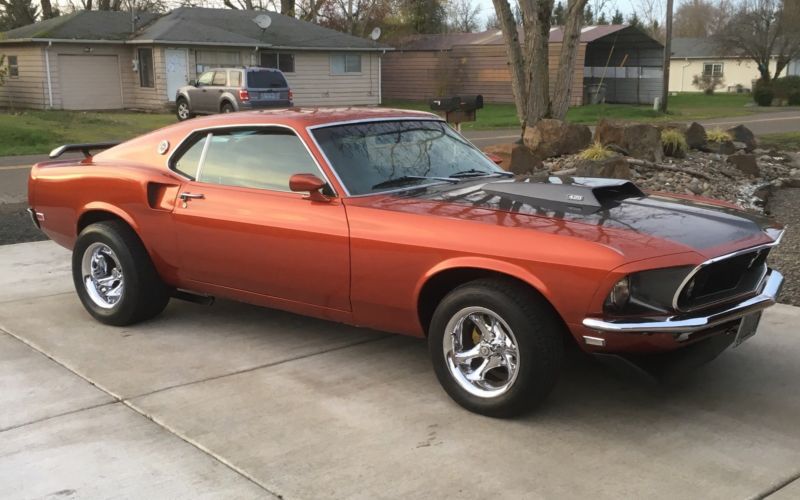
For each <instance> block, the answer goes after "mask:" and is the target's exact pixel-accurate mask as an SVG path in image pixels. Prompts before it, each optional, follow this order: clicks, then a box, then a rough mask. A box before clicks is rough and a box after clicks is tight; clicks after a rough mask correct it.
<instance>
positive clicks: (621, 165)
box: [575, 156, 631, 179]
mask: <svg viewBox="0 0 800 500" xmlns="http://www.w3.org/2000/svg"><path fill="white" fill-rule="evenodd" d="M575 168H576V171H575V175H576V176H578V177H606V178H612V179H630V178H631V168H630V165H628V162H627V161H625V158H624V157H622V156H612V157H611V158H606V159H605V160H580V161H579V162H578V163H577V165H576V167H575Z"/></svg>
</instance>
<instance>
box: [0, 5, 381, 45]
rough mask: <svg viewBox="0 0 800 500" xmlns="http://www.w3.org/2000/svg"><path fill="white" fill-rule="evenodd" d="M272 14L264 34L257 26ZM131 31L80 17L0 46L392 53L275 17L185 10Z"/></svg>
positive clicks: (123, 23) (22, 32)
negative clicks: (41, 43) (52, 44)
mask: <svg viewBox="0 0 800 500" xmlns="http://www.w3.org/2000/svg"><path fill="white" fill-rule="evenodd" d="M264 13H266V14H268V15H269V17H270V18H271V19H272V23H271V25H270V26H269V28H267V29H266V30H262V29H261V28H259V27H258V26H257V25H256V24H255V23H254V22H253V18H255V17H256V16H257V15H259V14H264ZM138 17H139V19H138V21H137V25H136V26H137V29H136V31H135V32H132V30H131V15H130V13H129V12H109V11H79V12H75V13H73V14H68V15H64V16H60V17H56V18H53V19H48V20H45V21H40V22H38V23H35V24H31V25H28V26H23V27H20V28H16V29H13V30H10V31H8V32H6V33H4V34H3V36H2V42H5V43H10V42H24V41H50V40H52V41H90V40H91V41H97V42H117V43H134V44H138V43H170V44H187V45H224V46H240V47H241V46H246V47H261V48H265V47H274V48H291V49H305V50H388V49H390V48H389V47H388V46H387V45H384V44H381V43H377V42H374V41H372V40H368V39H365V38H360V37H357V36H353V35H348V34H346V33H341V32H339V31H335V30H332V29H328V28H324V27H322V26H319V25H317V24H314V23H309V22H306V21H301V20H299V19H295V18H293V17H288V16H284V15H281V14H278V13H275V12H261V11H253V10H249V11H248V10H231V9H204V8H195V7H181V8H178V9H175V10H173V11H171V12H169V13H168V14H164V15H162V16H158V15H157V14H150V13H141V14H138Z"/></svg>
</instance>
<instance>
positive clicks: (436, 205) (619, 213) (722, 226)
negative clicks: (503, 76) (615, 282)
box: [353, 177, 781, 258]
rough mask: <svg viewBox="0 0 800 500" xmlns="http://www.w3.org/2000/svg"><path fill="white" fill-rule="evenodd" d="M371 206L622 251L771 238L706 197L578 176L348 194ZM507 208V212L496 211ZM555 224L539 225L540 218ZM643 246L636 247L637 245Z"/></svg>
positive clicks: (738, 245)
mask: <svg viewBox="0 0 800 500" xmlns="http://www.w3.org/2000/svg"><path fill="white" fill-rule="evenodd" d="M353 201H355V203H356V204H358V205H361V206H370V207H371V208H378V209H385V210H396V211H404V212H414V213H419V214H426V215H432V216H437V215H438V216H444V217H451V218H452V217H455V218H460V219H468V220H474V221H478V222H484V223H492V224H500V225H504V226H509V225H510V226H514V227H519V228H530V229H538V230H542V231H548V232H553V233H558V234H565V235H569V236H574V237H577V238H581V239H586V240H590V241H596V242H598V243H601V244H603V245H605V246H607V247H611V248H614V249H615V250H617V251H619V252H620V253H623V254H626V255H629V256H630V257H634V255H633V254H635V257H637V258H646V257H652V256H657V255H665V254H668V253H679V252H686V251H694V252H696V253H698V254H700V255H702V256H703V257H705V258H712V257H717V256H719V255H723V254H726V253H730V252H732V251H735V250H739V249H742V248H748V247H751V246H756V245H761V244H765V243H770V242H772V241H774V240H775V239H776V238H777V237H778V236H779V234H780V232H781V228H780V226H779V225H777V224H775V223H774V222H773V221H771V220H770V219H768V218H766V217H763V216H759V215H756V214H751V213H748V212H745V211H743V210H741V209H738V208H736V207H735V206H734V205H731V204H727V203H724V202H719V201H715V200H710V199H706V198H699V197H691V196H681V195H674V194H666V193H649V194H647V193H644V192H642V191H641V190H639V189H638V188H637V187H636V186H635V185H633V184H632V183H630V182H627V181H619V180H616V179H594V178H579V177H568V178H560V177H551V178H549V179H548V180H547V181H544V182H534V181H533V180H532V179H530V178H517V179H513V180H492V181H489V182H487V181H486V180H482V181H481V180H475V181H469V182H464V183H462V184H459V185H457V186H452V185H447V186H435V187H426V188H420V189H414V190H408V191H402V192H398V193H392V194H381V195H375V196H367V197H363V198H356V199H353ZM498 214H509V215H511V216H513V217H498V216H497V215H498ZM543 220H545V221H557V222H558V224H555V225H554V224H543V223H542V221H543ZM645 248H646V249H647V251H643V250H644V249H645Z"/></svg>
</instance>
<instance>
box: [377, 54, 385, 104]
mask: <svg viewBox="0 0 800 500" xmlns="http://www.w3.org/2000/svg"><path fill="white" fill-rule="evenodd" d="M385 55H386V50H383V51H381V55H380V56H378V106H380V105H381V104H383V86H382V84H381V78H382V76H383V64H382V63H383V56H385Z"/></svg>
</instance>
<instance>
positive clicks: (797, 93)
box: [770, 76, 800, 104]
mask: <svg viewBox="0 0 800 500" xmlns="http://www.w3.org/2000/svg"><path fill="white" fill-rule="evenodd" d="M770 87H771V88H772V91H773V92H775V97H777V98H778V99H780V100H786V101H789V104H791V103H792V102H791V101H792V100H797V99H798V98H800V76H785V77H783V78H777V79H775V80H772V82H771V83H770Z"/></svg>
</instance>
